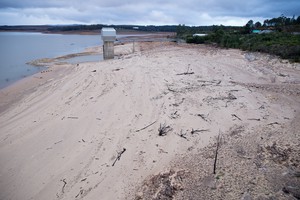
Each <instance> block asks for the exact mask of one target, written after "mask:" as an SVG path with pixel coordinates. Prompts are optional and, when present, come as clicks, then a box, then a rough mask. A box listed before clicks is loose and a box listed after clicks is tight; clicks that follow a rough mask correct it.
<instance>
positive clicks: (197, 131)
mask: <svg viewBox="0 0 300 200" xmlns="http://www.w3.org/2000/svg"><path fill="white" fill-rule="evenodd" d="M205 131H209V129H196V130H194V129H192V131H191V134H192V135H194V134H195V133H200V132H205Z"/></svg>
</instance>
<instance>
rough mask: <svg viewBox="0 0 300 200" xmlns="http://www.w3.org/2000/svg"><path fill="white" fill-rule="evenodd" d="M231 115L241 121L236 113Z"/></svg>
mask: <svg viewBox="0 0 300 200" xmlns="http://www.w3.org/2000/svg"><path fill="white" fill-rule="evenodd" d="M231 116H232V117H236V118H237V119H238V120H240V121H242V119H241V118H239V117H238V116H237V115H236V114H231Z"/></svg>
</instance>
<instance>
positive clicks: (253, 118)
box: [248, 118, 260, 121]
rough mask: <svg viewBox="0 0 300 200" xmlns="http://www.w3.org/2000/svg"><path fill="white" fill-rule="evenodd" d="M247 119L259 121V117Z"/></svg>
mask: <svg viewBox="0 0 300 200" xmlns="http://www.w3.org/2000/svg"><path fill="white" fill-rule="evenodd" d="M248 120H254V121H260V119H259V118H257V119H256V118H249V119H248Z"/></svg>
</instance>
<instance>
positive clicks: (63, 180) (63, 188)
mask: <svg viewBox="0 0 300 200" xmlns="http://www.w3.org/2000/svg"><path fill="white" fill-rule="evenodd" d="M60 181H62V182H63V183H64V185H63V187H62V188H61V192H62V193H65V187H66V185H67V181H66V179H65V178H64V179H62V180H60Z"/></svg>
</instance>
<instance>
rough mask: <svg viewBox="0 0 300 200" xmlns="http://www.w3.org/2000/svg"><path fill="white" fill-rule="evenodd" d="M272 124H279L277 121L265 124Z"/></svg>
mask: <svg viewBox="0 0 300 200" xmlns="http://www.w3.org/2000/svg"><path fill="white" fill-rule="evenodd" d="M274 124H277V125H279V123H278V122H272V123H270V124H267V125H274Z"/></svg>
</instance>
